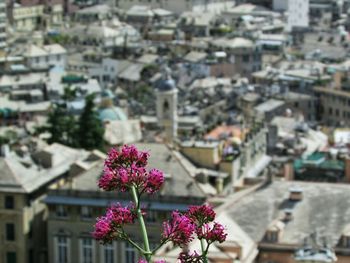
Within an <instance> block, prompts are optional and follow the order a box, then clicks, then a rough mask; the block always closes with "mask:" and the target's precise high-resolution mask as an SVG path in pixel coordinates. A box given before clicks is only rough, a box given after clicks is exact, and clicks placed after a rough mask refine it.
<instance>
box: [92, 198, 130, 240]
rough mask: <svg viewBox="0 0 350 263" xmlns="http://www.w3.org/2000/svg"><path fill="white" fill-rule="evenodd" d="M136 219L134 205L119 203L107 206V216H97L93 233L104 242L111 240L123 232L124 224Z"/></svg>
mask: <svg viewBox="0 0 350 263" xmlns="http://www.w3.org/2000/svg"><path fill="white" fill-rule="evenodd" d="M135 219H136V213H135V212H134V205H130V206H127V207H123V206H121V205H120V204H119V203H118V204H116V205H113V206H111V207H109V208H107V212H106V215H105V216H102V217H99V218H97V222H96V224H95V230H94V232H93V233H92V235H93V237H94V238H95V239H96V240H99V241H101V242H103V243H108V242H111V241H112V240H113V238H116V237H119V236H120V235H121V234H122V232H123V231H122V228H123V226H124V225H126V224H132V223H134V221H135Z"/></svg>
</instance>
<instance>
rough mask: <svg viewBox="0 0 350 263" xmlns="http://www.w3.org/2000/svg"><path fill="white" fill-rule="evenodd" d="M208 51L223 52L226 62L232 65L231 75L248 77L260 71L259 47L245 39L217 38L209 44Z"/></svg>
mask: <svg viewBox="0 0 350 263" xmlns="http://www.w3.org/2000/svg"><path fill="white" fill-rule="evenodd" d="M210 50H211V51H213V52H215V51H225V52H226V54H227V61H228V62H229V63H230V64H233V67H234V69H233V72H232V74H241V75H242V76H245V77H248V78H249V77H250V76H251V74H252V73H253V72H255V71H258V70H260V69H261V47H260V46H259V45H256V44H255V43H254V41H252V40H250V39H247V38H241V37H236V38H232V39H229V38H219V39H215V40H212V41H211V42H210Z"/></svg>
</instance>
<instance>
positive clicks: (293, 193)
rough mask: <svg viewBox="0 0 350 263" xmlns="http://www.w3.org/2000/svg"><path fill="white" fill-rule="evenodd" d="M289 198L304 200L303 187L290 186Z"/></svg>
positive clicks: (291, 199)
mask: <svg viewBox="0 0 350 263" xmlns="http://www.w3.org/2000/svg"><path fill="white" fill-rule="evenodd" d="M289 200H290V201H295V202H298V201H301V200H303V189H302V188H300V187H297V186H294V187H291V188H289Z"/></svg>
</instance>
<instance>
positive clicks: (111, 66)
mask: <svg viewBox="0 0 350 263" xmlns="http://www.w3.org/2000/svg"><path fill="white" fill-rule="evenodd" d="M130 64H131V63H130V62H128V61H127V60H117V59H111V58H104V59H103V60H102V63H101V64H99V65H98V66H97V67H94V68H90V69H89V75H90V77H92V78H94V79H97V80H98V82H99V83H100V84H101V85H102V86H103V87H104V88H107V87H108V85H109V84H114V85H115V84H117V78H118V74H119V73H120V72H122V71H123V70H124V69H126V68H127V67H128V66H130Z"/></svg>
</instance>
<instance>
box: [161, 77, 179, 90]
mask: <svg viewBox="0 0 350 263" xmlns="http://www.w3.org/2000/svg"><path fill="white" fill-rule="evenodd" d="M174 89H176V84H175V81H174V80H173V79H172V78H167V79H165V80H161V82H160V83H159V85H158V90H159V91H169V90H174Z"/></svg>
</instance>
